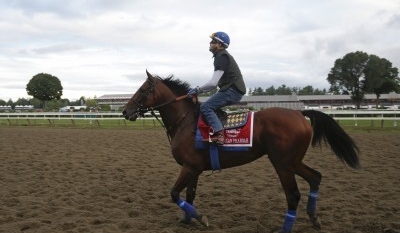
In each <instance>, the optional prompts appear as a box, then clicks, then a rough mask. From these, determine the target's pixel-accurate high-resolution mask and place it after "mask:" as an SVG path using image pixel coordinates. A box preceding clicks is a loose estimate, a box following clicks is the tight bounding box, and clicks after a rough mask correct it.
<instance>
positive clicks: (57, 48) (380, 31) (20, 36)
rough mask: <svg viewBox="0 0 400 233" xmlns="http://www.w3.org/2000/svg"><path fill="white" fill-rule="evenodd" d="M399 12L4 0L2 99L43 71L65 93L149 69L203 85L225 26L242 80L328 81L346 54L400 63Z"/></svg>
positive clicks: (138, 80)
mask: <svg viewBox="0 0 400 233" xmlns="http://www.w3.org/2000/svg"><path fill="white" fill-rule="evenodd" d="M399 12H400V1H395V0H379V1H377V0H329V1H321V0H304V1H298V0H247V1H239V0H238V1H228V0H226V1H224V0H222V1H210V0H201V1H191V0H164V1H161V0H160V1H158V0H157V1H156V0H1V1H0V99H3V100H5V101H7V100H9V99H10V98H11V99H12V100H13V101H16V100H17V99H18V98H31V97H30V96H28V95H27V93H26V89H25V88H26V84H27V83H28V82H29V80H30V79H31V78H32V77H33V76H34V75H36V74H38V73H42V72H43V73H49V74H51V75H54V76H56V77H58V78H59V79H60V81H61V84H62V86H63V88H64V91H63V93H64V94H63V96H62V97H63V98H68V99H70V100H76V99H79V98H80V97H81V96H85V97H87V98H94V97H95V96H97V97H99V96H101V95H104V94H118V93H120V94H129V93H134V92H135V91H136V89H137V88H138V87H139V86H140V85H141V84H142V83H143V81H144V80H145V77H146V74H145V71H146V69H148V70H149V72H150V73H152V74H157V75H159V76H161V77H166V76H168V75H171V74H173V75H174V76H175V77H177V78H179V79H182V80H185V81H187V82H189V83H190V84H191V85H192V86H197V85H202V84H204V83H205V82H206V81H208V80H209V79H210V78H211V74H212V71H213V65H212V62H213V60H212V54H211V53H210V52H209V51H208V46H209V44H208V43H209V41H210V39H209V35H210V34H211V33H212V32H215V31H225V32H226V33H228V34H229V36H230V38H231V46H230V47H229V49H228V50H229V51H230V53H231V54H232V55H233V56H234V57H235V59H236V61H237V62H238V64H239V66H240V68H241V71H242V74H243V76H244V78H245V82H246V85H247V87H248V88H254V87H263V88H267V87H270V86H272V85H274V86H275V87H279V86H280V85H282V84H285V85H286V86H289V87H304V86H307V85H311V86H313V87H314V88H319V89H322V88H329V84H328V82H327V81H326V77H327V74H328V73H329V71H330V69H331V68H332V67H333V65H334V61H335V60H336V59H338V58H342V57H343V56H344V55H346V54H347V53H349V52H355V51H363V52H366V53H368V54H375V55H377V56H379V57H382V58H386V59H388V60H389V61H391V62H392V63H393V66H395V67H398V68H400V13H399Z"/></svg>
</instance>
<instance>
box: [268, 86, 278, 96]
mask: <svg viewBox="0 0 400 233" xmlns="http://www.w3.org/2000/svg"><path fill="white" fill-rule="evenodd" d="M265 94H266V95H275V94H276V90H275V87H274V86H270V87H268V88H267V89H265Z"/></svg>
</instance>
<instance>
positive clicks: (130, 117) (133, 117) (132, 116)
mask: <svg viewBox="0 0 400 233" xmlns="http://www.w3.org/2000/svg"><path fill="white" fill-rule="evenodd" d="M122 115H123V116H124V118H125V119H126V120H130V121H136V119H137V118H138V114H135V113H133V114H128V113H127V112H126V110H124V111H122Z"/></svg>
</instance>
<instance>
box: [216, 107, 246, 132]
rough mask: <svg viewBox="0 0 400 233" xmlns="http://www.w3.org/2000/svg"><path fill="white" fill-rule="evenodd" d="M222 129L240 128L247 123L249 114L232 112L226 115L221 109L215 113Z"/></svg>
mask: <svg viewBox="0 0 400 233" xmlns="http://www.w3.org/2000/svg"><path fill="white" fill-rule="evenodd" d="M215 113H216V114H217V116H218V118H219V120H220V121H221V123H222V125H223V126H224V129H232V128H237V127H242V126H243V125H245V124H246V123H247V118H248V115H249V114H248V113H249V112H233V113H227V112H225V111H224V110H222V109H218V110H217V111H215Z"/></svg>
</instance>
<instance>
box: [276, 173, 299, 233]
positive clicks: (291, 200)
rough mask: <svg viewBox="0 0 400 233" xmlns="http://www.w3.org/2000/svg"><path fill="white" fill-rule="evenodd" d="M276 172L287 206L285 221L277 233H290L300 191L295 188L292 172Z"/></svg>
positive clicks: (295, 183)
mask: <svg viewBox="0 0 400 233" xmlns="http://www.w3.org/2000/svg"><path fill="white" fill-rule="evenodd" d="M276 172H277V173H278V176H279V179H280V181H281V184H282V187H283V190H284V191H285V195H286V201H287V206H288V209H287V212H286V215H285V221H284V223H283V226H282V229H281V230H280V231H279V233H290V232H292V229H293V225H294V222H295V220H296V212H297V206H298V204H299V201H300V191H299V188H298V187H297V182H296V179H295V176H294V172H293V171H291V170H278V169H276Z"/></svg>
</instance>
